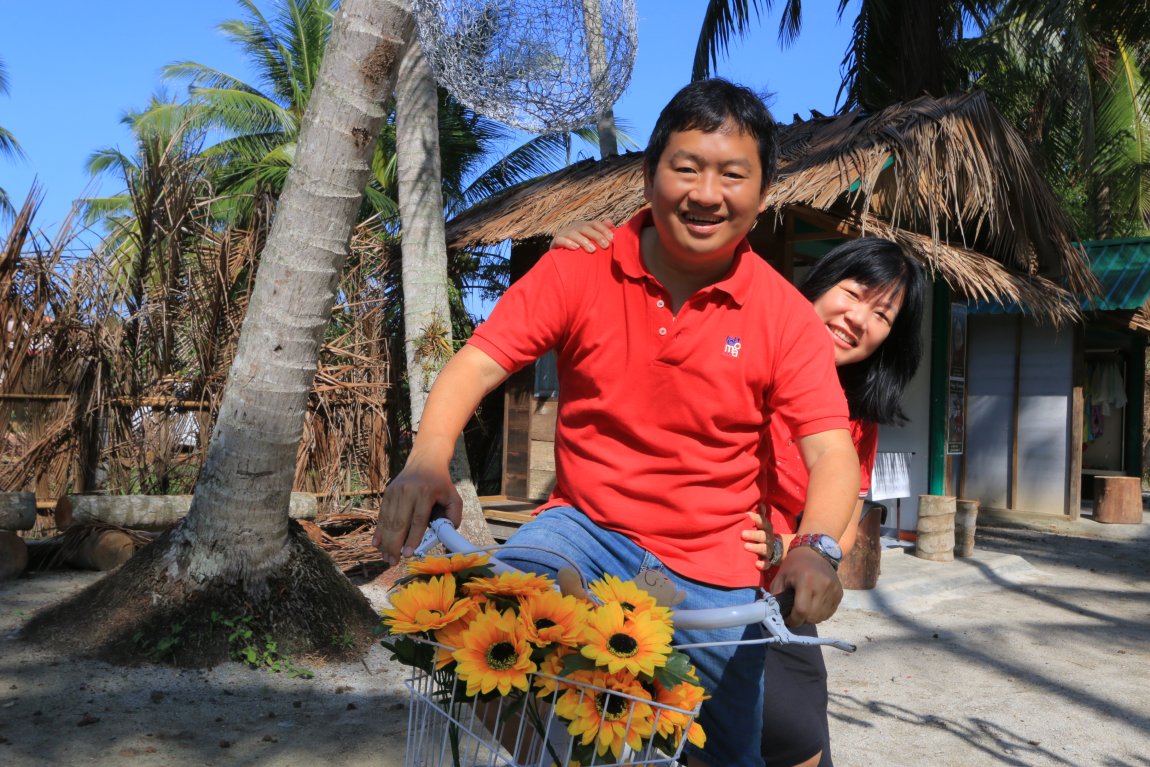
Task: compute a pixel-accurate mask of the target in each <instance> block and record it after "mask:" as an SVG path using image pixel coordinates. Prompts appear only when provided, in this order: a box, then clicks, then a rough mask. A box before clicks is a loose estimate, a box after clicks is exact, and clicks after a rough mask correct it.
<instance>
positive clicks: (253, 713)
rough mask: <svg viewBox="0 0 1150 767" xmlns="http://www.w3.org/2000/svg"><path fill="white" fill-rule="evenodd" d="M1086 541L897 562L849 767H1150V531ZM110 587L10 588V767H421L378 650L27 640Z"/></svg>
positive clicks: (1045, 537) (395, 674) (849, 699)
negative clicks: (67, 651)
mask: <svg viewBox="0 0 1150 767" xmlns="http://www.w3.org/2000/svg"><path fill="white" fill-rule="evenodd" d="M1086 525H1087V527H1086V528H1085V529H1086V532H1087V534H1082V533H1081V531H1079V532H1078V533H1077V534H1073V535H1065V534H1052V533H1047V532H1036V531H1027V530H1003V529H996V530H980V534H979V541H978V551H977V556H976V557H975V558H974V559H970V560H956V561H955V562H953V563H948V564H940V563H933V562H925V561H923V560H919V559H917V558H915V557H912V556H910V555H906V554H897V556H896V555H892V554H889V553H888V554H887V555H886V556H885V557H884V561H883V576H882V577H881V578H880V579H879V587H878V588H876V589H874V590H873V591H868V592H850V594H848V599H847V600H846V601H845V602H844V607H843V608H842V609H840V611H839V613H838V614H837V615H836V616H835V618H833V619H832V621H831V622H830V623H829V624H827V626H826V630H825V631H824V633H829V634H832V635H834V636H837V637H841V638H845V639H849V640H852V641H855V642H857V643H858V644H859V645H860V647H859V651H858V652H857V653H855V654H854V655H847V654H844V653H841V652H838V651H835V650H828V651H826V652H827V656H826V657H827V662H828V666H829V669H830V676H831V684H830V689H831V727H832V735H833V739H834V746H835V757H836V758H835V763H836V764H837V765H839V767H868V766H874V767H879V766H881V767H899V766H901V765H907V766H909V765H937V766H942V767H945V766H949V765H954V766H955V767H958V766H959V765H962V766H964V767H965V766H967V765H1056V766H1061V765H1067V766H1074V767H1077V766H1079V765H1099V766H1101V767H1150V695H1148V694H1147V692H1146V685H1147V680H1150V641H1148V640H1150V525H1147V524H1144V525H1139V526H1133V528H1132V527H1131V526H1125V528H1124V529H1122V530H1118V529H1117V528H1115V527H1114V526H1106V525H1099V524H1097V523H1093V522H1087V523H1086ZM1090 528H1094V529H1093V530H1091V529H1090ZM1105 528H1110V529H1105ZM1097 535H1104V536H1108V537H1109V538H1115V537H1116V538H1119V539H1118V540H1112V539H1108V538H1107V537H1103V538H1099V537H1095V536H1097ZM96 577H98V576H97V575H96V574H92V573H81V572H68V573H48V574H34V575H29V576H25V577H24V578H21V579H18V580H16V581H10V582H7V583H4V584H0V764H3V765H6V766H7V767H32V766H33V765H35V766H39V765H75V766H76V767H112V765H116V766H120V765H136V766H137V767H189V766H191V765H261V766H262V765H268V766H269V767H287V766H289V765H300V766H301V767H319V766H320V765H340V766H341V767H359V766H360V765H364V766H366V765H374V766H376V767H391V766H392V765H395V766H398V765H402V764H403V756H404V735H405V732H406V727H407V707H406V703H405V697H406V693H405V691H404V688H403V684H402V680H403V676H404V674H403V668H402V667H393V666H391V665H390V664H389V663H388V662H387V660H386V653H384V652H383V651H382V650H380V649H378V648H376V649H375V650H373V651H372V653H370V654H369V655H368V656H367V657H366V658H364V659H363V661H362V662H360V663H355V664H341V665H329V666H325V667H319V668H315V667H313V670H314V671H315V673H316V676H315V678H313V679H310V680H304V679H293V678H290V677H288V676H286V675H282V674H278V675H277V674H272V673H268V672H264V671H256V670H248V669H246V668H243V667H241V666H238V665H234V664H229V665H225V666H222V667H219V668H216V669H212V670H209V671H179V670H172V669H166V668H159V667H148V668H137V669H123V668H113V667H110V666H107V665H104V664H101V663H95V662H92V661H82V660H76V659H73V658H68V657H60V656H56V655H53V654H51V653H50V652H46V651H44V650H43V649H36V648H32V647H29V646H27V645H25V644H23V643H21V642H19V641H16V640H14V639H12V638H11V636H12V633H13V631H14V630H15V629H16V628H18V627H19V625H20V624H21V623H22V622H23V621H24V620H25V619H26V618H27V617H28V616H29V615H30V614H31V613H32V612H34V611H35V610H36V609H37V608H38V607H40V606H42V605H44V604H47V603H50V602H51V601H53V600H56V599H59V598H61V597H62V596H64V595H66V594H69V593H71V592H72V591H73V590H75V589H78V588H81V587H82V586H83V585H85V584H86V583H88V582H90V581H91V580H92V579H94V578H96ZM365 590H366V591H367V593H368V596H369V598H371V599H373V601H378V599H379V598H380V597H381V594H380V593H379V590H378V589H374V590H373V589H371V588H370V587H365Z"/></svg>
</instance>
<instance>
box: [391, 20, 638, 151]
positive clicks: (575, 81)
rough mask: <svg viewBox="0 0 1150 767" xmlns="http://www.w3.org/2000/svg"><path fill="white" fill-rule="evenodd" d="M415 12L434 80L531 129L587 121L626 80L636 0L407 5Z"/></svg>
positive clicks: (552, 129) (566, 127)
mask: <svg viewBox="0 0 1150 767" xmlns="http://www.w3.org/2000/svg"><path fill="white" fill-rule="evenodd" d="M412 12H413V14H414V16H415V21H416V29H417V34H418V36H419V44H420V46H422V48H423V53H424V56H425V57H426V58H427V63H428V66H429V67H430V68H431V71H432V74H434V75H435V78H436V80H437V81H438V82H439V84H440V85H442V86H443V87H444V88H446V89H447V90H448V92H449V93H451V95H452V96H454V97H455V98H456V99H457V100H458V101H459V102H460V103H462V104H463V105H465V106H467V107H468V108H469V109H471V110H472V111H474V112H477V113H479V114H482V115H484V116H486V117H489V118H491V119H493V120H498V121H499V122H502V123H505V124H507V125H510V126H512V127H515V128H521V129H523V130H526V131H529V132H531V133H560V132H565V131H571V130H575V129H578V128H582V127H584V126H587V125H590V124H592V123H594V122H595V121H596V120H597V119H598V117H599V115H601V114H603V113H604V112H606V111H607V109H609V108H610V107H611V106H612V105H613V104H614V103H615V101H616V100H618V98H619V96H620V95H622V93H623V91H624V90H625V89H626V87H627V83H628V82H629V81H630V79H631V70H632V68H633V66H634V64H635V48H636V45H637V37H638V34H637V31H636V29H637V25H636V19H635V2H634V0H486V1H485V0H413V2H412ZM596 29H599V30H601V34H596Z"/></svg>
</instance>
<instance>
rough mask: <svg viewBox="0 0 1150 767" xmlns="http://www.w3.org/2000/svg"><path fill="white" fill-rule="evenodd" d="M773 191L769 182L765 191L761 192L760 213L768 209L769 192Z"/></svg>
mask: <svg viewBox="0 0 1150 767" xmlns="http://www.w3.org/2000/svg"><path fill="white" fill-rule="evenodd" d="M769 191H771V185H770V184H767V185H766V186H765V187H763V191H762V192H760V193H759V213H762V212H763V211H764V210H766V209H767V192H769Z"/></svg>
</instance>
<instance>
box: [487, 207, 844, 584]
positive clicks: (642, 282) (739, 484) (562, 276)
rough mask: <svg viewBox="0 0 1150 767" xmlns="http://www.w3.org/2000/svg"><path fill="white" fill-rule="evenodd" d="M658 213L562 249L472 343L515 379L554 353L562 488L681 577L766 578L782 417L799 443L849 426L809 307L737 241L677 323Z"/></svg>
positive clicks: (555, 495) (561, 500) (520, 284)
mask: <svg viewBox="0 0 1150 767" xmlns="http://www.w3.org/2000/svg"><path fill="white" fill-rule="evenodd" d="M648 225H650V212H649V211H643V212H640V213H639V214H637V215H636V216H635V217H634V218H632V219H631V220H630V221H629V222H627V223H626V224H625V225H624V226H622V227H620V228H619V229H618V230H616V232H615V239H614V242H613V243H612V246H611V247H609V248H607V249H605V250H598V251H596V252H595V253H593V254H588V253H586V252H585V251H581V250H578V251H576V250H552V251H550V252H548V253H546V254H545V255H544V256H543V258H542V259H541V260H540V261H539V263H538V264H536V265H535V267H534V268H532V269H531V271H529V272H528V273H527V274H526V275H525V276H524V277H523V278H522V279H520V280H518V281H517V282H516V283H515V284H514V285H512V286H511V288H510V289H509V290H508V291H507V293H506V294H505V295H504V296H503V298H502V299H501V300H500V301H499V303H498V304H497V305H496V307H495V309H494V310H493V311H492V313H491V317H490V318H489V319H488V320H487V321H486V322H484V323H483V324H481V325H480V326H479V327H478V328H477V329H476V331H475V334H474V335H473V336H472V338H471V340H470V341H469V342H468V343H470V344H472V345H473V346H475V347H476V348H477V349H480V350H481V351H483V352H485V353H486V354H488V355H489V356H490V357H491V358H492V359H494V360H495V361H496V362H497V363H499V365H501V366H502V367H503V368H505V369H506V370H507V371H509V372H514V371H516V370H518V369H519V368H521V367H523V366H524V365H525V364H527V363H528V362H531V361H533V360H535V359H536V358H537V357H539V356H540V355H541V354H543V353H544V352H546V351H547V350H549V349H552V348H554V349H555V350H556V352H557V356H558V369H559V408H558V422H557V425H556V432H555V465H556V485H555V489H554V490H553V491H552V493H551V498H550V499H549V500H548V501H547V503H546V504H544V506H543V507H542V508H548V507H551V506H557V505H571V506H574V507H576V508H578V509H580V510H581V511H583V512H584V513H585V514H587V516H589V517H590V518H591V519H592V520H594V521H595V522H596V523H597V524H599V525H602V526H603V527H607V528H610V529H613V530H617V531H619V532H621V533H623V534H625V535H626V536H627V537H629V538H630V539H631V540H633V541H635V543H637V544H638V545H640V546H642V547H643V548H645V549H646V550H648V551H650V552H651V553H653V554H655V556H657V557H658V558H659V559H660V560H661V561H662V562H663V563H664V564H665V565H667V567H669V568H671V569H672V570H674V571H676V572H678V573H679V574H681V575H684V576H687V577H689V578H693V579H696V580H699V581H703V582H705V583H710V584H714V585H719V586H751V585H755V584H757V583H758V582H759V572H758V570H756V569H755V566H754V565H755V560H756V557H755V556H754V555H752V554H750V553H749V552H747V551H746V550H745V549H744V548H743V541H742V539H741V536H740V533H741V531H742V530H745V529H748V528H749V523H748V522H747V520H746V517H745V516H744V512H746V511H750V510H752V509H754V508H755V507H756V505H757V503H758V501H759V497H760V494H759V488H758V477H759V474H760V457H759V455H758V447H759V443H760V437H761V436H762V435H763V433H764V430H765V429H766V426H767V422H768V420H769V419H770V418H771V417H772V414H774V415H775V416H777V417H778V418H781V419H782V420H783V421H784V422H786V423H787V424H788V426H789V427H790V428H791V430H792V432H793V433H794V434H796V435H798V436H806V435H809V434H815V433H817V432H822V431H828V430H831V429H846V428H848V420H847V406H846V400H845V399H844V397H843V393H842V389H841V388H840V386H839V383H838V376H837V375H835V368H834V355H833V351H832V349H831V343H830V338H829V336H828V335H827V332H826V330H825V329H824V328H823V326H822V324H821V323H820V322H819V320H818V318H817V317H816V316H815V313H814V311H813V310H812V309H811V305H810V303H809V302H808V301H807V300H806V299H805V298H803V297H802V295H800V294H799V292H798V291H797V290H795V288H794V287H793V286H792V285H791V284H790V283H788V282H787V281H786V280H784V279H783V278H782V277H781V276H780V275H779V274H778V273H777V272H775V270H774V269H772V268H771V267H770V266H769V265H768V264H767V263H766V262H765V261H763V260H762V259H761V258H759V257H758V256H757V255H756V254H755V253H754V252H753V251H751V250H750V248H749V246H748V245H747V243H746V242H745V241H744V242H743V243H741V244H740V245H739V247H738V249H737V251H736V254H735V259H734V262H733V264H732V266H731V269H730V271H729V272H728V273H727V275H726V276H725V277H724V278H723V279H721V280H720V281H719V282H717V283H715V284H714V285H711V286H710V287H707V288H704V289H703V290H700V291H699V292H698V293H696V294H695V295H694V296H692V297H691V298H689V299H688V300H687V301H686V302H685V303H684V304H683V306H682V307H681V308H680V310H679V313H678V315H677V316H676V315H673V314H672V313H671V300H670V296H669V295H668V293H667V291H666V290H664V289H663V287H662V286H661V285H660V284H659V283H658V281H656V280H655V278H654V277H652V276H651V275H650V274H649V273H648V272H647V270H646V268H645V267H644V266H643V262H642V259H641V257H640V252H639V237H640V232H641V230H642V229H643V227H645V226H648Z"/></svg>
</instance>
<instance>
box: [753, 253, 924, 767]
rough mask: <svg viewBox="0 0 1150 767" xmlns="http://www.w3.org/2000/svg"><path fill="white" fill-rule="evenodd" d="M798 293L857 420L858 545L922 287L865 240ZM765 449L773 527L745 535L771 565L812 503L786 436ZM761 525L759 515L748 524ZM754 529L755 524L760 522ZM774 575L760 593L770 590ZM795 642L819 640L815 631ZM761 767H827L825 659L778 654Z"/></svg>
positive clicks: (897, 420)
mask: <svg viewBox="0 0 1150 767" xmlns="http://www.w3.org/2000/svg"><path fill="white" fill-rule="evenodd" d="M799 291H800V292H801V293H802V294H803V295H804V296H806V298H807V299H808V300H809V301H810V302H811V304H812V305H813V306H814V309H815V313H816V314H818V316H819V319H820V320H822V322H823V324H824V325H825V326H826V328H827V332H828V333H829V334H830V335H831V339H832V343H833V344H834V353H835V365H836V367H837V369H838V374H839V383H841V384H842V387H843V391H844V393H845V394H846V398H847V403H848V405H849V406H850V414H851V436H852V438H853V440H854V443H855V449H856V450H857V451H858V453H859V463H860V465H861V466H862V477H861V482H860V490H859V496H860V500H859V501H858V503H857V504H856V506H855V513H854V518H853V519H852V522H851V524H850V525H849V526H848V527H847V531H846V533H845V534H844V535H843V539H842V541H840V544H841V547H842V549H843V552H844V554H845V553H846V552H848V551H850V549H851V547H852V546H853V545H854V541H855V536H856V532H857V526H858V520H859V518H860V517H861V514H862V505H863V502H862V497H863V496H865V495H866V494H867V492H868V491H869V489H870V471H871V467H873V466H874V459H875V451H876V448H877V446H878V427H879V425H881V424H891V425H897V424H901V423H904V422H905V421H906V416H905V414H904V413H903V410H902V395H903V392H904V391H905V389H906V386H907V384H908V383H910V379H911V378H912V377H914V374H915V371H916V370H917V369H918V365H919V362H920V361H921V359H922V341H921V339H920V337H919V332H920V327H921V325H922V317H923V301H924V296H925V293H926V278H925V276H924V274H923V270H922V267H921V266H920V265H919V263H918V262H917V261H915V260H914V259H912V258H911V257H910V256H908V255H907V254H906V253H904V252H903V250H902V248H900V247H899V246H898V245H897V244H895V243H893V242H890V241H888V240H880V239H877V238H873V237H865V238H862V239H858V240H853V241H851V242H847V243H844V244H843V245H840V246H838V247H837V248H835V249H833V250H831V251H830V252H829V253H827V254H826V255H825V256H823V257H822V259H820V260H819V262H818V263H816V264H815V265H814V266H813V267H812V268H811V270H810V271H809V272H808V273H807V275H806V276H805V278H804V279H803V280H802V283H801V284H800V285H799ZM770 437H771V438H770V440H769V443H764V446H763V452H764V463H763V465H764V473H763V477H762V487H763V499H764V504H765V506H766V507H767V513H768V518H769V521H768V523H767V524H765V525H763V529H759V530H752V531H748V532H746V533H744V535H743V537H744V539H745V540H746V541H747V544H746V545H747V548H748V549H750V550H752V551H755V552H757V553H758V554H759V555H760V556H761V557H764V567H765V557H766V556H768V554H769V552H768V548H769V547H768V546H767V543H766V542H767V541H768V540H770V539H771V537H772V535H773V534H779V535H781V536H782V538H783V550H784V551H785V550H786V545H787V544H789V542H790V537H791V536H792V535H793V534H794V532H795V530H796V529H797V528H798V520H799V516H800V515H801V514H802V509H803V505H804V502H805V498H806V480H807V477H806V469H805V467H804V465H803V462H802V457H801V456H800V455H799V453H798V448H797V447H796V445H795V444H794V441H793V440H792V439H791V435H790V434H789V433H788V431H787V428H786V426H784V425H782V424H781V423H776V422H772V424H771V430H770ZM752 516H753V517H757V515H752ZM760 521H761V520H760V519H756V522H757V523H758V522H760ZM771 580H773V578H772V574H771V573H770V572H769V571H768V572H767V574H766V575H765V577H764V583H765V584H766V585H768V586H769V585H770V582H771ZM794 631H795V633H798V634H806V635H808V636H813V635H814V634H815V628H814V626H801V627H798V628H796V629H794ZM764 684H765V685H766V686H765V689H766V690H767V695H766V696H765V701H764V709H763V759H764V761H765V763H766V765H767V767H814V766H815V765H818V767H830V765H832V761H831V757H830V733H829V726H828V722H827V674H826V665H825V664H824V663H823V657H822V651H821V650H820V649H819V648H818V647H804V646H801V645H787V646H772V647H771V648H770V649H769V650H768V651H767V660H766V666H765V669H764Z"/></svg>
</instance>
